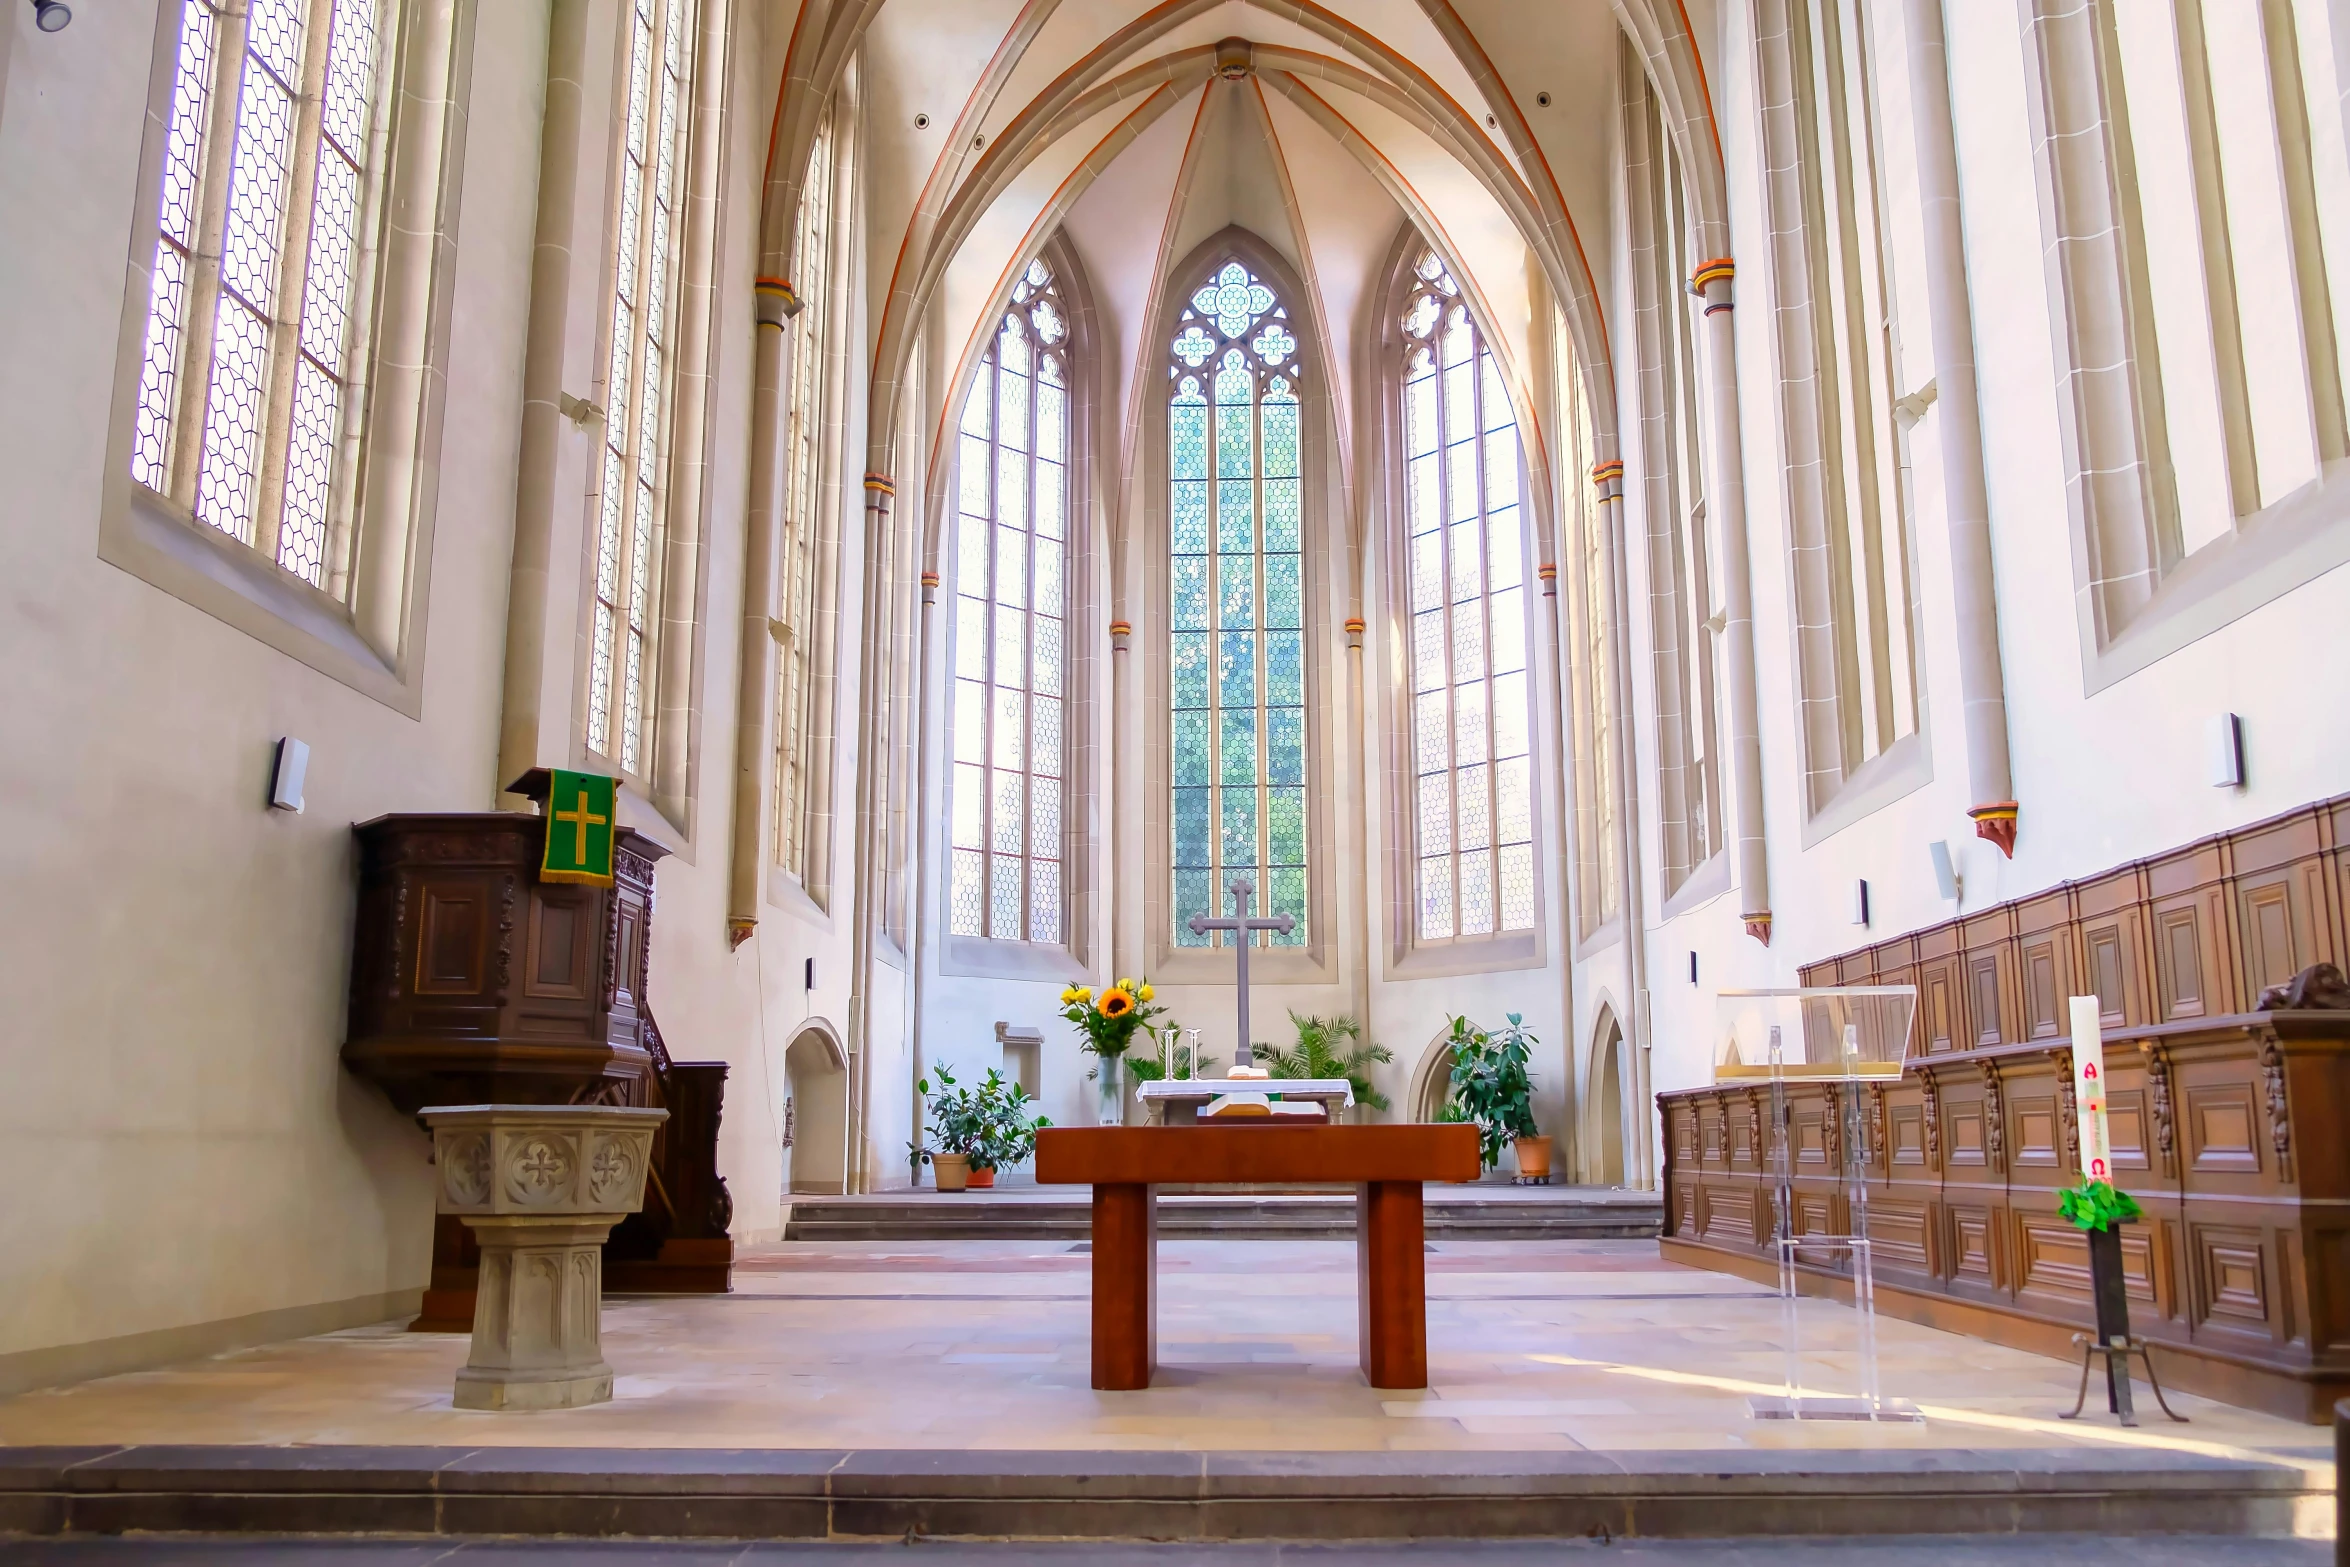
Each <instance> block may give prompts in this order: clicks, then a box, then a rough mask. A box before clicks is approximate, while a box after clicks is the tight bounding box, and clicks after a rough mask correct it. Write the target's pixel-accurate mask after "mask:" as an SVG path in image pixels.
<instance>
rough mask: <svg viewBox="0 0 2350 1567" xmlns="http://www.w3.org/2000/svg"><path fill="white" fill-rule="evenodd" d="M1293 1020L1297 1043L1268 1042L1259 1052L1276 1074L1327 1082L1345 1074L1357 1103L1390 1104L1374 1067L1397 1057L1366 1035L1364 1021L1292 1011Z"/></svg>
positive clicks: (1380, 1106) (1377, 1107) (1375, 1106)
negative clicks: (1373, 1075) (1376, 1082)
mask: <svg viewBox="0 0 2350 1567" xmlns="http://www.w3.org/2000/svg"><path fill="white" fill-rule="evenodd" d="M1289 1022H1290V1026H1291V1027H1292V1028H1295V1029H1296V1030H1297V1043H1296V1045H1294V1046H1293V1047H1291V1048H1290V1049H1287V1050H1284V1049H1282V1048H1281V1047H1280V1046H1279V1045H1266V1046H1263V1047H1261V1048H1260V1049H1259V1050H1258V1051H1257V1053H1256V1054H1257V1059H1258V1060H1259V1061H1261V1062H1263V1063H1264V1065H1265V1066H1266V1068H1267V1069H1268V1070H1270V1071H1271V1072H1272V1074H1273V1075H1274V1076H1275V1077H1287V1078H1307V1079H1315V1078H1318V1079H1320V1080H1322V1081H1324V1082H1327V1081H1329V1080H1330V1079H1332V1078H1344V1079H1346V1083H1347V1086H1348V1087H1350V1088H1352V1089H1353V1090H1354V1096H1355V1103H1356V1104H1358V1105H1364V1106H1368V1107H1369V1108H1371V1109H1373V1110H1385V1109H1387V1108H1388V1098H1387V1096H1386V1095H1385V1094H1383V1093H1381V1092H1379V1090H1378V1089H1377V1088H1375V1087H1373V1086H1372V1083H1371V1068H1372V1067H1374V1066H1383V1065H1385V1064H1386V1063H1388V1062H1390V1061H1393V1060H1394V1059H1395V1052H1394V1051H1392V1050H1390V1049H1388V1048H1387V1047H1386V1046H1385V1045H1382V1044H1375V1043H1373V1042H1371V1041H1369V1040H1366V1039H1364V1038H1363V1025H1362V1024H1361V1023H1358V1022H1357V1021H1355V1020H1354V1019H1353V1018H1351V1017H1300V1016H1298V1015H1297V1014H1296V1013H1295V1012H1292V1013H1290V1014H1289Z"/></svg>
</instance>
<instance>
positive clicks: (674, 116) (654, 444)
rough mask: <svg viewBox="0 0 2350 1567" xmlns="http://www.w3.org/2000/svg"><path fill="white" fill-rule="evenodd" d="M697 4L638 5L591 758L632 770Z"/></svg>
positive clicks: (649, 638) (644, 711) (645, 682)
mask: <svg viewBox="0 0 2350 1567" xmlns="http://www.w3.org/2000/svg"><path fill="white" fill-rule="evenodd" d="M699 9H700V4H699V0H633V3H632V4H631V5H630V6H629V12H628V14H629V24H628V25H629V53H628V59H629V68H628V70H629V74H628V99H627V105H628V109H627V121H626V124H625V127H624V131H623V135H622V141H621V147H620V167H619V184H620V209H619V224H618V234H617V236H616V240H615V251H614V267H613V279H612V318H611V333H610V343H609V352H610V354H611V361H610V364H609V366H608V370H607V374H606V378H605V384H604V409H605V412H604V425H603V436H604V450H603V456H602V472H601V478H600V480H599V482H598V486H597V499H596V575H595V609H594V620H595V624H594V628H593V631H592V633H591V636H592V641H591V643H590V646H589V666H588V714H587V743H588V749H589V750H591V751H593V752H595V753H596V754H597V755H599V756H602V757H604V758H606V759H607V760H609V761H611V762H613V763H615V764H617V766H618V767H619V770H620V771H621V772H623V773H632V774H633V773H640V772H642V771H644V770H645V763H646V760H647V759H648V755H649V751H648V748H647V747H646V745H645V743H644V742H645V737H646V733H647V731H648V730H649V729H650V728H651V726H652V708H653V697H654V689H653V688H654V685H655V681H654V674H655V669H654V663H653V643H654V638H655V635H656V633H657V629H658V622H659V619H660V617H659V614H658V613H657V609H656V606H657V605H658V604H659V602H660V600H659V596H658V591H657V584H656V582H655V580H654V579H655V575H656V573H657V571H658V569H659V565H660V556H661V552H660V551H659V550H658V549H657V548H656V547H655V546H656V545H657V544H658V542H659V540H660V536H661V533H662V531H663V528H664V525H665V523H666V521H667V519H666V517H665V515H664V513H665V511H666V509H667V501H668V488H669V486H668V482H667V480H668V474H667V469H668V458H669V448H670V434H671V432H670V430H669V428H668V424H669V421H668V414H669V411H670V392H671V389H672V382H673V380H674V379H675V377H674V375H673V374H672V365H671V360H672V357H673V351H674V349H675V346H676V343H675V339H676V330H675V329H676V326H677V322H678V315H679V303H680V301H679V297H678V296H679V294H680V292H681V290H680V288H679V286H678V285H679V282H680V280H681V273H682V271H683V269H682V268H681V267H680V265H679V255H678V252H679V248H680V247H681V246H682V244H683V242H684V237H685V224H684V222H683V213H682V207H683V196H684V184H685V168H686V146H685V142H686V135H687V121H688V113H687V111H688V110H689V109H690V108H691V107H692V105H691V103H690V102H689V101H688V96H687V93H688V78H689V75H690V72H691V67H692V62H693V56H694V54H695V52H696V51H695V38H696V35H697V33H698V12H699Z"/></svg>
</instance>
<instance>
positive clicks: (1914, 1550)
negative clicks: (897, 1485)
mask: <svg viewBox="0 0 2350 1567" xmlns="http://www.w3.org/2000/svg"><path fill="white" fill-rule="evenodd" d="M2332 1559H2333V1547H2332V1546H2331V1545H2329V1544H2327V1543H2326V1542H2324V1541H2322V1540H2245V1539H2221V1538H2214V1537H2210V1536H2200V1537H2199V1536H2170V1537H2146V1536H2136V1537H2130V1538H2125V1539H2108V1538H2102V1537H2098V1536H2081V1535H2014V1536H2007V1537H2003V1538H1995V1539H1976V1538H1952V1537H1947V1536H1943V1537H1935V1536H1926V1537H1906V1538H1905V1537H1900V1536H1896V1537H1892V1538H1876V1539H1868V1540H1850V1539H1835V1540H1823V1539H1786V1540H1766V1541H1743V1540H1706V1541H1657V1540H1616V1541H1612V1542H1608V1543H1602V1542H1600V1541H1598V1540H1581V1539H1577V1540H1513V1541H1503V1542H1493V1543H1482V1542H1480V1543H1467V1542H1462V1543H1455V1542H1450V1541H1446V1542H1441V1543H1422V1544H1410V1545H1297V1544H1237V1545H1200V1546H1193V1545H1102V1544H1091V1543H1089V1544H1077V1545H1053V1544H1033V1543H1025V1542H1023V1543H1016V1544H1015V1543H1001V1544H997V1543H981V1542H974V1543H964V1542H938V1541H927V1540H926V1541H922V1542H920V1544H919V1545H918V1546H917V1547H916V1548H915V1549H912V1550H909V1549H908V1548H907V1547H906V1546H905V1545H901V1544H898V1543H895V1542H892V1543H889V1544H881V1545H850V1544H825V1545H814V1544H810V1545H792V1544H762V1545H742V1544H728V1543H724V1542H712V1543H699V1544H681V1543H672V1542H663V1543H658V1544H651V1543H637V1542H627V1543H619V1542H612V1543H607V1542H597V1541H583V1540H564V1541H561V1542H535V1541H517V1540H482V1541H467V1542H451V1541H431V1542H414V1543H411V1542H399V1541H372V1540H371V1541H318V1540H272V1541H267V1542H262V1541H255V1540H250V1539H223V1540H185V1539H181V1540H167V1539H143V1540H135V1539H130V1540H72V1541H26V1542H23V1543H19V1544H11V1543H9V1542H7V1541H4V1540H0V1567H239V1564H242V1563H246V1562H259V1563H263V1564H266V1567H558V1564H560V1567H572V1564H576V1563H594V1564H595V1567H867V1564H869V1563H870V1564H874V1567H878V1563H879V1562H889V1563H893V1564H894V1563H913V1564H918V1567H1014V1564H1022V1567H1025V1564H1027V1563H1031V1562H1046V1563H1065V1564H1068V1567H1079V1564H1082V1567H1403V1564H1406V1563H1408V1564H1410V1567H1453V1564H1459V1567H1601V1564H1602V1563H1608V1564H1613V1567H2057V1564H2061V1567H2209V1564H2213V1563H2219V1562H2225V1563H2227V1564H2228V1567H2324V1564H2326V1563H2328V1562H2330V1561H2331V1560H2332Z"/></svg>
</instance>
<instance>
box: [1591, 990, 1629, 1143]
mask: <svg viewBox="0 0 2350 1567" xmlns="http://www.w3.org/2000/svg"><path fill="white" fill-rule="evenodd" d="M1599 1028H1600V1033H1599V1048H1598V1050H1597V1051H1595V1052H1594V1053H1593V1056H1592V1081H1593V1083H1594V1085H1595V1086H1594V1088H1593V1090H1592V1094H1591V1109H1592V1113H1593V1114H1594V1115H1596V1116H1598V1117H1599V1172H1598V1173H1599V1184H1600V1185H1602V1186H1621V1185H1623V1184H1624V1068H1623V1055H1624V1031H1623V1030H1622V1029H1620V1028H1618V1027H1617V1026H1616V1019H1615V1015H1614V1014H1613V1013H1604V1012H1603V1013H1602V1014H1600V1019H1599Z"/></svg>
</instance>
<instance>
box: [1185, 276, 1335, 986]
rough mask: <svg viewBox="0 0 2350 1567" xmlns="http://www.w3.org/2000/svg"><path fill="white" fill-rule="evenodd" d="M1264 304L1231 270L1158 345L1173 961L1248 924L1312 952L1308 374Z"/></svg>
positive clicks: (1262, 293) (1277, 307)
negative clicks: (1240, 903) (1164, 395)
mask: <svg viewBox="0 0 2350 1567" xmlns="http://www.w3.org/2000/svg"><path fill="white" fill-rule="evenodd" d="M1288 317H1289V313H1288V310H1287V308H1286V307H1285V306H1283V305H1282V303H1281V302H1280V300H1279V298H1278V296H1277V295H1276V294H1275V293H1274V291H1273V290H1272V288H1270V287H1269V286H1267V285H1266V284H1265V283H1264V282H1263V281H1261V280H1260V279H1258V278H1257V277H1255V276H1254V275H1253V274H1251V273H1250V271H1249V270H1248V268H1247V267H1245V266H1243V265H1242V264H1241V263H1240V262H1238V261H1228V262H1226V263H1225V264H1224V265H1223V266H1222V267H1220V268H1219V269H1218V270H1217V271H1216V273H1215V274H1214V276H1213V277H1211V278H1210V279H1209V281H1208V282H1207V283H1206V284H1204V285H1203V286H1202V287H1200V288H1199V289H1198V290H1196V291H1195V292H1194V293H1193V294H1192V296H1191V299H1190V301H1189V302H1188V304H1187V305H1186V306H1185V308H1184V310H1183V313H1182V316H1181V317H1180V319H1179V320H1178V322H1177V324H1176V330H1175V336H1174V339H1173V341H1172V342H1171V343H1170V344H1169V345H1168V347H1169V353H1170V359H1169V363H1168V382H1169V388H1170V396H1169V400H1168V404H1167V473H1168V481H1167V482H1168V513H1167V516H1168V526H1167V551H1168V574H1167V582H1168V590H1167V591H1168V605H1167V607H1168V626H1169V635H1170V637H1171V647H1170V650H1169V657H1170V660H1171V664H1170V678H1169V687H1170V693H1171V696H1172V708H1173V711H1172V713H1171V715H1170V719H1169V722H1170V723H1171V725H1172V732H1171V740H1172V744H1173V769H1172V779H1171V785H1170V787H1171V788H1172V790H1173V799H1172V805H1173V809H1172V811H1171V813H1170V819H1171V822H1172V828H1171V831H1172V844H1171V847H1172V850H1173V858H1172V864H1173V867H1174V877H1173V889H1174V907H1173V908H1172V909H1170V910H1169V915H1170V918H1171V922H1172V925H1173V935H1174V939H1175V942H1176V944H1177V945H1179V946H1188V947H1204V946H1208V945H1210V944H1212V943H1213V944H1222V943H1224V942H1226V941H1227V940H1228V939H1229V938H1228V937H1226V936H1224V935H1222V934H1216V935H1213V936H1195V935H1193V934H1192V932H1191V931H1190V929H1189V928H1188V926H1187V923H1186V922H1187V921H1189V919H1190V918H1191V916H1192V915H1194V914H1199V913H1217V914H1221V913H1229V912H1230V910H1229V907H1228V905H1229V902H1230V900H1229V898H1228V897H1227V896H1226V895H1225V894H1224V892H1223V888H1224V887H1225V885H1226V884H1227V883H1228V882H1229V881H1231V880H1232V878H1233V877H1234V876H1235V875H1240V874H1245V875H1247V876H1248V877H1249V878H1250V879H1251V880H1252V881H1254V882H1255V883H1256V887H1257V910H1256V911H1257V912H1262V913H1266V914H1288V915H1290V916H1291V917H1292V918H1293V919H1294V920H1295V921H1296V925H1295V928H1294V929H1292V930H1291V932H1290V933H1289V934H1288V935H1286V936H1274V935H1270V934H1268V935H1267V936H1265V937H1262V938H1259V939H1261V940H1265V941H1269V942H1270V943H1272V944H1274V945H1284V946H1302V945H1303V944H1304V943H1305V941H1306V934H1307V925H1306V921H1307V903H1306V887H1307V876H1306V871H1307V852H1306V838H1307V832H1306V633H1305V624H1306V622H1305V554H1304V540H1303V527H1302V520H1301V517H1302V514H1301V501H1302V497H1301V494H1300V485H1301V483H1302V480H1301V477H1300V474H1301V468H1300V464H1299V406H1300V405H1299V401H1298V392H1299V388H1300V386H1301V385H1302V384H1303V376H1304V371H1303V367H1302V366H1300V365H1299V363H1298V362H1297V351H1298V342H1297V338H1296V336H1295V335H1294V333H1293V332H1292V330H1291V329H1290V326H1289V322H1288Z"/></svg>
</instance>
